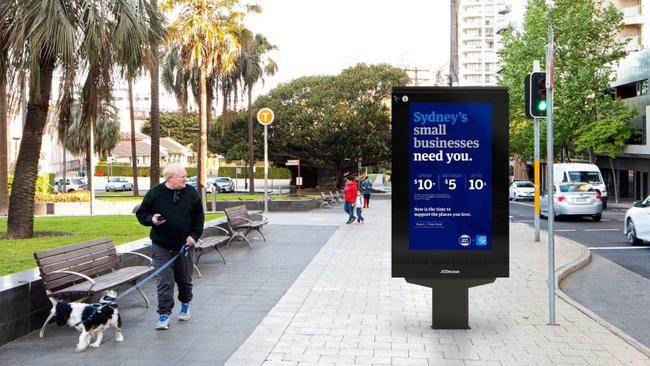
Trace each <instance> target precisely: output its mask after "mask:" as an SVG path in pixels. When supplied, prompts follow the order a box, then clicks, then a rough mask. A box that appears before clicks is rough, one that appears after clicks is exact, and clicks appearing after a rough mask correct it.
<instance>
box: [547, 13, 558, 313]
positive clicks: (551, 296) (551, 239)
mask: <svg viewBox="0 0 650 366" xmlns="http://www.w3.org/2000/svg"><path fill="white" fill-rule="evenodd" d="M554 67H555V65H554V54H553V26H552V25H551V24H550V19H549V25H548V44H547V45H546V101H547V103H546V104H547V108H546V168H547V173H546V190H547V192H548V195H547V197H548V228H547V232H548V325H556V323H555V233H554V231H553V223H554V221H555V219H554V216H555V207H554V201H555V192H554V191H553V88H554V85H553V84H554V80H553V77H554V75H553V68H554Z"/></svg>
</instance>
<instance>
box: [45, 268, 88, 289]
mask: <svg viewBox="0 0 650 366" xmlns="http://www.w3.org/2000/svg"><path fill="white" fill-rule="evenodd" d="M54 273H67V274H71V275H75V276H79V277H81V278H83V279H85V280H86V281H88V282H90V283H91V285H90V290H92V288H93V287H94V286H95V284H96V283H97V282H95V280H93V279H92V278H90V277H88V276H86V275H85V274H83V273H79V272H74V271H66V270H63V269H60V270H58V271H53V272H50V274H54Z"/></svg>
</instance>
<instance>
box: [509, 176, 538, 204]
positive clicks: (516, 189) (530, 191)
mask: <svg viewBox="0 0 650 366" xmlns="http://www.w3.org/2000/svg"><path fill="white" fill-rule="evenodd" d="M508 198H510V199H511V200H513V201H516V200H520V199H527V200H534V199H535V184H533V182H530V181H527V180H518V181H514V182H512V184H511V185H510V193H509V195H508Z"/></svg>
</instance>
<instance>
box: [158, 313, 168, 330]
mask: <svg viewBox="0 0 650 366" xmlns="http://www.w3.org/2000/svg"><path fill="white" fill-rule="evenodd" d="M156 329H159V330H167V329H169V315H164V314H163V315H160V318H158V323H156Z"/></svg>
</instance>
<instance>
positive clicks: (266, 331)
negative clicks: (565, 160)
mask: <svg viewBox="0 0 650 366" xmlns="http://www.w3.org/2000/svg"><path fill="white" fill-rule="evenodd" d="M371 205H372V206H371V208H370V209H367V210H365V211H364V217H365V218H366V224H365V225H356V224H354V225H345V224H344V222H345V219H346V216H345V214H344V212H343V211H342V209H341V208H340V207H335V208H330V209H320V210H315V211H312V212H308V213H305V212H301V213H270V215H269V216H270V219H271V224H270V225H269V226H268V228H267V229H265V235H266V236H267V239H268V241H267V242H261V241H253V246H254V249H249V248H248V247H247V246H243V245H239V244H234V245H233V247H231V248H230V249H226V250H225V251H224V255H225V256H226V258H227V259H228V263H227V264H226V265H224V264H223V263H221V262H220V258H219V257H218V256H217V255H216V254H214V253H208V254H206V255H205V256H204V257H203V258H202V259H201V264H200V265H199V266H200V268H201V271H202V272H203V277H202V278H201V279H198V278H197V279H195V299H194V301H193V308H192V309H193V314H192V319H191V320H190V321H188V322H184V323H182V322H177V320H176V316H177V311H178V310H177V309H175V312H174V315H173V317H172V319H173V321H172V325H171V329H170V330H168V331H156V330H154V329H153V325H154V322H155V317H156V314H155V309H146V308H144V307H143V306H142V301H141V298H139V296H138V295H137V294H136V295H130V296H127V297H126V298H125V299H124V301H122V302H121V303H120V312H121V314H122V316H123V319H124V334H125V337H126V340H125V342H124V343H116V342H114V341H113V338H114V333H113V331H112V330H109V331H107V332H106V334H105V338H104V342H103V343H102V345H101V347H100V348H98V349H89V350H87V351H84V352H81V353H75V352H74V351H73V350H74V346H75V344H76V341H77V338H78V336H79V333H77V332H76V331H74V330H72V329H69V328H67V327H65V328H59V327H56V326H54V325H51V326H49V327H48V329H47V332H46V335H45V338H44V339H39V338H38V334H37V333H38V332H37V331H35V332H32V333H31V334H30V335H28V336H25V337H23V338H21V339H19V340H16V341H14V342H10V343H8V344H6V345H4V346H2V347H0V365H21V366H28V365H43V364H47V365H51V366H54V365H62V366H72V365H95V364H101V365H106V366H110V365H177V364H182V365H221V364H224V363H226V364H228V365H235V366H237V365H246V366H249V365H261V364H264V365H310V364H318V365H323V364H336V365H352V364H355V365H448V364H449V365H534V364H541V365H565V364H595V365H619V364H629V365H650V359H649V358H648V357H647V356H646V355H645V354H644V353H643V352H641V351H639V350H638V349H637V348H634V347H632V346H630V343H628V342H626V341H625V340H624V338H622V337H619V336H617V335H615V334H614V333H612V332H611V331H609V330H608V329H607V328H606V327H605V326H603V325H601V323H598V322H597V321H595V320H593V318H590V317H589V316H587V315H585V314H584V313H583V312H581V311H579V310H578V309H577V308H576V307H574V306H573V305H571V304H569V303H568V302H565V301H563V300H561V299H558V300H557V302H556V304H557V316H556V319H557V323H558V324H559V325H558V326H548V325H546V322H547V286H546V268H547V265H546V245H545V244H543V243H541V244H540V243H533V242H531V241H528V239H529V238H532V229H531V228H529V227H527V225H524V224H511V225H510V237H511V246H510V248H511V249H510V253H511V254H510V256H511V266H510V271H511V277H510V278H507V279H497V281H496V282H495V283H494V284H490V285H485V286H480V287H477V288H473V289H471V290H470V299H469V300H470V306H469V309H470V314H469V316H470V326H471V327H472V329H470V330H432V329H431V328H430V324H431V290H430V289H428V288H424V287H420V286H416V285H410V284H407V283H406V282H405V281H404V280H403V279H392V278H391V277H390V267H391V252H390V220H391V219H390V201H389V200H387V199H386V197H382V196H380V195H373V200H372V201H371ZM585 253H586V252H585V248H584V247H582V246H580V245H577V244H574V243H571V242H569V241H566V240H563V239H561V238H559V237H558V238H557V239H556V257H557V260H556V264H557V266H558V268H559V267H560V266H566V265H571V264H572V263H574V262H575V261H577V260H580V259H584V258H585ZM565 268H566V267H565ZM145 291H146V292H147V294H148V295H149V297H150V299H151V300H152V303H154V304H155V298H154V294H155V290H154V289H153V284H152V283H150V284H148V285H147V286H146V288H145ZM632 343H633V342H632ZM226 360H228V361H227V362H226Z"/></svg>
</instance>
